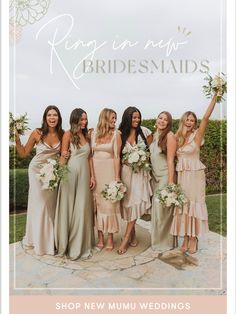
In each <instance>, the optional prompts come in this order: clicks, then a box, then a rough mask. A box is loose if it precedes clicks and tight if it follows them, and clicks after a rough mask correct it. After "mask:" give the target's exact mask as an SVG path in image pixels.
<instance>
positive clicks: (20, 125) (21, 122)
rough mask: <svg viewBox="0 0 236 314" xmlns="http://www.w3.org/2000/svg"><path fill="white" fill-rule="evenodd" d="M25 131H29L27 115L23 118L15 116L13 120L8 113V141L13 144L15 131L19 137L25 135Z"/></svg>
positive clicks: (11, 115)
mask: <svg viewBox="0 0 236 314" xmlns="http://www.w3.org/2000/svg"><path fill="white" fill-rule="evenodd" d="M27 130H29V128H28V117H27V113H25V114H24V115H23V116H16V117H15V118H14V117H13V114H12V113H11V112H9V131H10V132H9V133H10V134H9V135H10V141H12V142H13V141H14V140H15V131H17V133H19V135H25V131H27Z"/></svg>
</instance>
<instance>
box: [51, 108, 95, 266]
mask: <svg viewBox="0 0 236 314" xmlns="http://www.w3.org/2000/svg"><path fill="white" fill-rule="evenodd" d="M87 125H88V119H87V114H86V112H85V111H84V110H83V109H81V108H76V109H74V110H73V111H72V113H71V115H70V130H68V131H66V132H65V134H64V136H63V140H62V148H61V158H60V163H61V164H62V165H63V164H65V163H66V161H67V160H66V158H65V155H67V154H68V152H70V158H69V160H68V164H67V165H68V168H69V172H68V174H67V178H66V179H65V180H63V181H61V183H60V185H59V190H58V198H57V206H56V215H55V245H56V250H57V254H58V255H59V256H63V255H67V256H68V257H69V258H70V259H71V260H77V259H87V258H90V257H91V256H92V253H93V252H92V249H93V247H94V241H95V240H94V223H93V203H92V192H91V190H92V189H93V188H94V187H95V179H94V172H93V165H92V159H91V150H90V139H89V135H88V129H87Z"/></svg>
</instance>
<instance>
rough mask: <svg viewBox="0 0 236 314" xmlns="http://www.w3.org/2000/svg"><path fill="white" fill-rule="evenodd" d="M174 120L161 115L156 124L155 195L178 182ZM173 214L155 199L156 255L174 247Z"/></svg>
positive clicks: (153, 146) (153, 231)
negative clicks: (176, 175)
mask: <svg viewBox="0 0 236 314" xmlns="http://www.w3.org/2000/svg"><path fill="white" fill-rule="evenodd" d="M171 128H172V116H171V114H170V113H169V112H167V111H163V112H161V113H160V114H159V115H158V117H157V120H156V129H157V131H156V133H155V134H154V137H153V142H152V143H151V145H150V153H151V164H152V186H153V194H155V192H156V191H157V190H159V189H163V188H164V187H165V186H166V185H167V184H173V183H174V179H175V166H174V159H175V153H176V138H175V135H174V134H173V133H172V132H171ZM172 219H173V210H171V209H169V208H166V207H163V206H162V205H161V204H160V203H159V202H158V201H157V200H156V198H155V197H153V198H152V221H151V244H152V249H153V250H155V251H160V252H163V251H166V250H169V249H171V248H172V247H173V237H172V236H171V235H170V228H171V223H172Z"/></svg>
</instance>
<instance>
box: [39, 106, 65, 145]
mask: <svg viewBox="0 0 236 314" xmlns="http://www.w3.org/2000/svg"><path fill="white" fill-rule="evenodd" d="M50 110H55V111H56V113H57V115H58V123H57V126H56V132H57V134H58V138H59V140H60V142H61V141H62V137H63V134H64V130H63V129H62V117H61V113H60V110H59V109H58V108H57V106H54V105H49V106H47V108H46V109H45V111H44V113H43V121H42V126H41V128H39V129H38V130H39V131H40V132H41V133H42V135H41V140H43V139H44V138H45V137H46V136H47V134H48V132H49V127H48V124H47V114H48V112H49V111H50Z"/></svg>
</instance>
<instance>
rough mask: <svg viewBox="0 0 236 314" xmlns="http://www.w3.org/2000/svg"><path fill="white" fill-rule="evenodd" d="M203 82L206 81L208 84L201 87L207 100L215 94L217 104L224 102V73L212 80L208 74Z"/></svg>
mask: <svg viewBox="0 0 236 314" xmlns="http://www.w3.org/2000/svg"><path fill="white" fill-rule="evenodd" d="M204 80H206V81H208V84H207V85H204V86H203V87H202V88H203V93H204V95H205V96H206V97H207V98H212V96H213V95H214V94H215V93H217V102H221V101H222V100H225V99H224V97H223V95H224V93H227V81H226V76H225V74H224V73H219V74H218V75H216V76H215V77H214V78H213V77H212V76H211V75H210V74H208V75H207V77H205V79H204Z"/></svg>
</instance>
